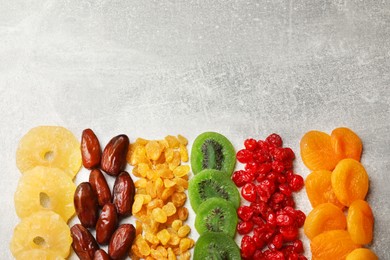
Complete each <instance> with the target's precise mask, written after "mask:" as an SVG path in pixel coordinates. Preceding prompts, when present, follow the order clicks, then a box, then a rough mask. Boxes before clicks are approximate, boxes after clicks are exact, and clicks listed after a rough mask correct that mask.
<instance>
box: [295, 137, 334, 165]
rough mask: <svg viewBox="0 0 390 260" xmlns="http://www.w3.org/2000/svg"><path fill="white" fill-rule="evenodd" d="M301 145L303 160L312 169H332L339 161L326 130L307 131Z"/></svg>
mask: <svg viewBox="0 0 390 260" xmlns="http://www.w3.org/2000/svg"><path fill="white" fill-rule="evenodd" d="M300 147H301V157H302V161H303V163H304V164H305V165H306V167H307V168H309V169H310V170H312V171H316V170H329V171H331V170H333V169H334V167H335V166H336V164H337V162H338V160H337V156H336V154H335V151H334V150H333V147H332V143H331V138H330V136H329V135H328V134H326V133H324V132H320V131H309V132H307V133H306V134H305V135H304V136H303V137H302V139H301V142H300Z"/></svg>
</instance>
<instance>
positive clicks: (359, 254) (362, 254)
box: [345, 248, 378, 260]
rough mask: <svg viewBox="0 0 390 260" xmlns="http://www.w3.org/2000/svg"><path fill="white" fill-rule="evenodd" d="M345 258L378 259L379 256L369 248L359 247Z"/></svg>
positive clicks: (348, 259)
mask: <svg viewBox="0 0 390 260" xmlns="http://www.w3.org/2000/svg"><path fill="white" fill-rule="evenodd" d="M345 260H378V257H377V256H376V254H375V253H374V252H372V251H371V250H370V249H368V248H358V249H355V250H353V251H352V252H351V253H349V254H348V255H347V258H345Z"/></svg>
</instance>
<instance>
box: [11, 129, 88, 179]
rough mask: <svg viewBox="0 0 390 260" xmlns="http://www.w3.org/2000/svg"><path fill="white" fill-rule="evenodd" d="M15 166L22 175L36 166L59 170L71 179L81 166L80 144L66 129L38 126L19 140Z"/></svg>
mask: <svg viewBox="0 0 390 260" xmlns="http://www.w3.org/2000/svg"><path fill="white" fill-rule="evenodd" d="M16 165H17V166H18V168H19V170H20V171H21V172H22V173H24V172H25V171H27V170H30V169H32V168H34V167H36V166H46V167H54V168H59V169H61V170H63V171H65V172H66V173H67V174H68V175H69V176H70V177H71V178H72V179H73V177H74V176H75V175H76V173H77V172H78V171H79V169H80V166H81V153H80V144H79V142H78V141H77V139H76V137H75V136H74V135H73V134H72V133H71V132H70V131H69V130H67V129H66V128H63V127H60V126H38V127H35V128H32V129H31V130H30V131H28V133H27V134H25V135H24V136H23V137H22V138H21V140H20V142H19V147H18V149H17V151H16Z"/></svg>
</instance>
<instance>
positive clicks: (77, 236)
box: [70, 224, 99, 260]
mask: <svg viewBox="0 0 390 260" xmlns="http://www.w3.org/2000/svg"><path fill="white" fill-rule="evenodd" d="M70 233H71V235H72V239H73V242H72V248H73V250H74V251H75V253H76V254H77V256H78V257H79V258H80V260H93V259H94V255H95V252H96V251H97V250H98V249H99V246H98V244H97V243H96V241H95V238H93V236H92V234H91V233H90V232H89V231H88V229H86V228H85V227H83V226H82V225H80V224H76V225H74V226H73V227H72V228H71V229H70Z"/></svg>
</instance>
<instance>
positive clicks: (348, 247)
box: [310, 230, 360, 260]
mask: <svg viewBox="0 0 390 260" xmlns="http://www.w3.org/2000/svg"><path fill="white" fill-rule="evenodd" d="M359 247H360V245H358V244H355V243H354V242H353V241H352V239H351V236H350V235H349V233H348V231H346V230H331V231H326V232H324V233H322V234H320V235H318V236H316V237H315V238H314V239H313V240H312V241H311V243H310V248H311V252H312V259H313V260H329V259H345V257H346V256H347V255H348V254H349V253H350V252H352V251H353V250H354V249H356V248H359Z"/></svg>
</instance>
